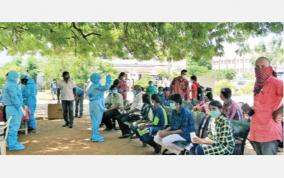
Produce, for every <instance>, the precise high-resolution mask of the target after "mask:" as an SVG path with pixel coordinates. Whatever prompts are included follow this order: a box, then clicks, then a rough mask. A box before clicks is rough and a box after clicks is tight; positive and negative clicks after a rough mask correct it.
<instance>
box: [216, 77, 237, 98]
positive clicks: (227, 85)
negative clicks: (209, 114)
mask: <svg viewBox="0 0 284 178" xmlns="http://www.w3.org/2000/svg"><path fill="white" fill-rule="evenodd" d="M222 88H231V90H232V92H233V94H234V92H235V86H234V85H233V84H232V83H231V82H230V81H228V80H220V81H218V82H216V83H215V85H214V88H213V93H214V95H215V96H219V95H220V91H221V89H222Z"/></svg>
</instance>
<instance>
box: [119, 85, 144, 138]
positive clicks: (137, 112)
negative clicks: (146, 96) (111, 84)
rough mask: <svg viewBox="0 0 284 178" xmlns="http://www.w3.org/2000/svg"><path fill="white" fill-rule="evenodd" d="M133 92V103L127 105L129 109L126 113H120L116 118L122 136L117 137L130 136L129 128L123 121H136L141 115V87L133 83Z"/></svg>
mask: <svg viewBox="0 0 284 178" xmlns="http://www.w3.org/2000/svg"><path fill="white" fill-rule="evenodd" d="M133 92H134V99H133V103H132V104H131V105H130V106H129V107H130V108H129V111H127V113H125V114H122V115H121V116H120V117H118V118H117V122H118V125H119V128H120V130H121V132H122V136H121V137H119V138H128V137H130V136H131V134H130V128H129V126H128V125H127V124H125V121H132V122H134V121H137V120H139V119H140V117H141V109H142V106H143V102H142V95H143V92H142V88H141V87H140V86H139V85H135V86H134V88H133Z"/></svg>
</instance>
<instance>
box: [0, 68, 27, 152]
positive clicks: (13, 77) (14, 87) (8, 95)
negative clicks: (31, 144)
mask: <svg viewBox="0 0 284 178" xmlns="http://www.w3.org/2000/svg"><path fill="white" fill-rule="evenodd" d="M18 79H19V75H18V73H17V72H15V71H10V72H8V73H7V79H6V80H7V81H6V84H5V86H4V89H3V102H4V105H5V106H6V108H5V111H6V118H7V119H9V118H10V117H11V118H12V119H11V121H10V126H9V133H8V138H7V143H8V145H7V146H8V150H10V151H12V150H24V149H25V146H24V145H23V144H21V143H19V142H18V131H19V129H20V126H21V120H22V116H23V114H25V112H24V109H23V108H22V105H23V97H22V92H21V89H20V87H19V86H18V84H17V82H18Z"/></svg>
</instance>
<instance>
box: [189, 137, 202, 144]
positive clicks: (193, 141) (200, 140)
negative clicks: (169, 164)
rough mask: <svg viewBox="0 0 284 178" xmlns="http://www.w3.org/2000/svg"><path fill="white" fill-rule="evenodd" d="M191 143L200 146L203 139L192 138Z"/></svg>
mask: <svg viewBox="0 0 284 178" xmlns="http://www.w3.org/2000/svg"><path fill="white" fill-rule="evenodd" d="M191 142H192V143H194V144H202V143H203V139H202V138H199V137H193V138H192V139H191Z"/></svg>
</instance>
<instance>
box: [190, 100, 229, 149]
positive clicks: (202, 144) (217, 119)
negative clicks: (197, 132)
mask: <svg viewBox="0 0 284 178" xmlns="http://www.w3.org/2000/svg"><path fill="white" fill-rule="evenodd" d="M209 110H210V111H209V115H210V118H211V120H210V123H209V128H208V137H206V138H200V137H194V138H192V143H194V144H198V145H194V147H193V148H192V150H191V151H192V152H193V154H195V155H231V154H233V152H234V148H235V139H234V137H233V130H232V127H231V125H230V121H229V120H228V119H227V118H226V117H225V115H224V114H223V113H222V111H221V110H222V104H221V103H220V102H219V101H212V102H210V104H209Z"/></svg>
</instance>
